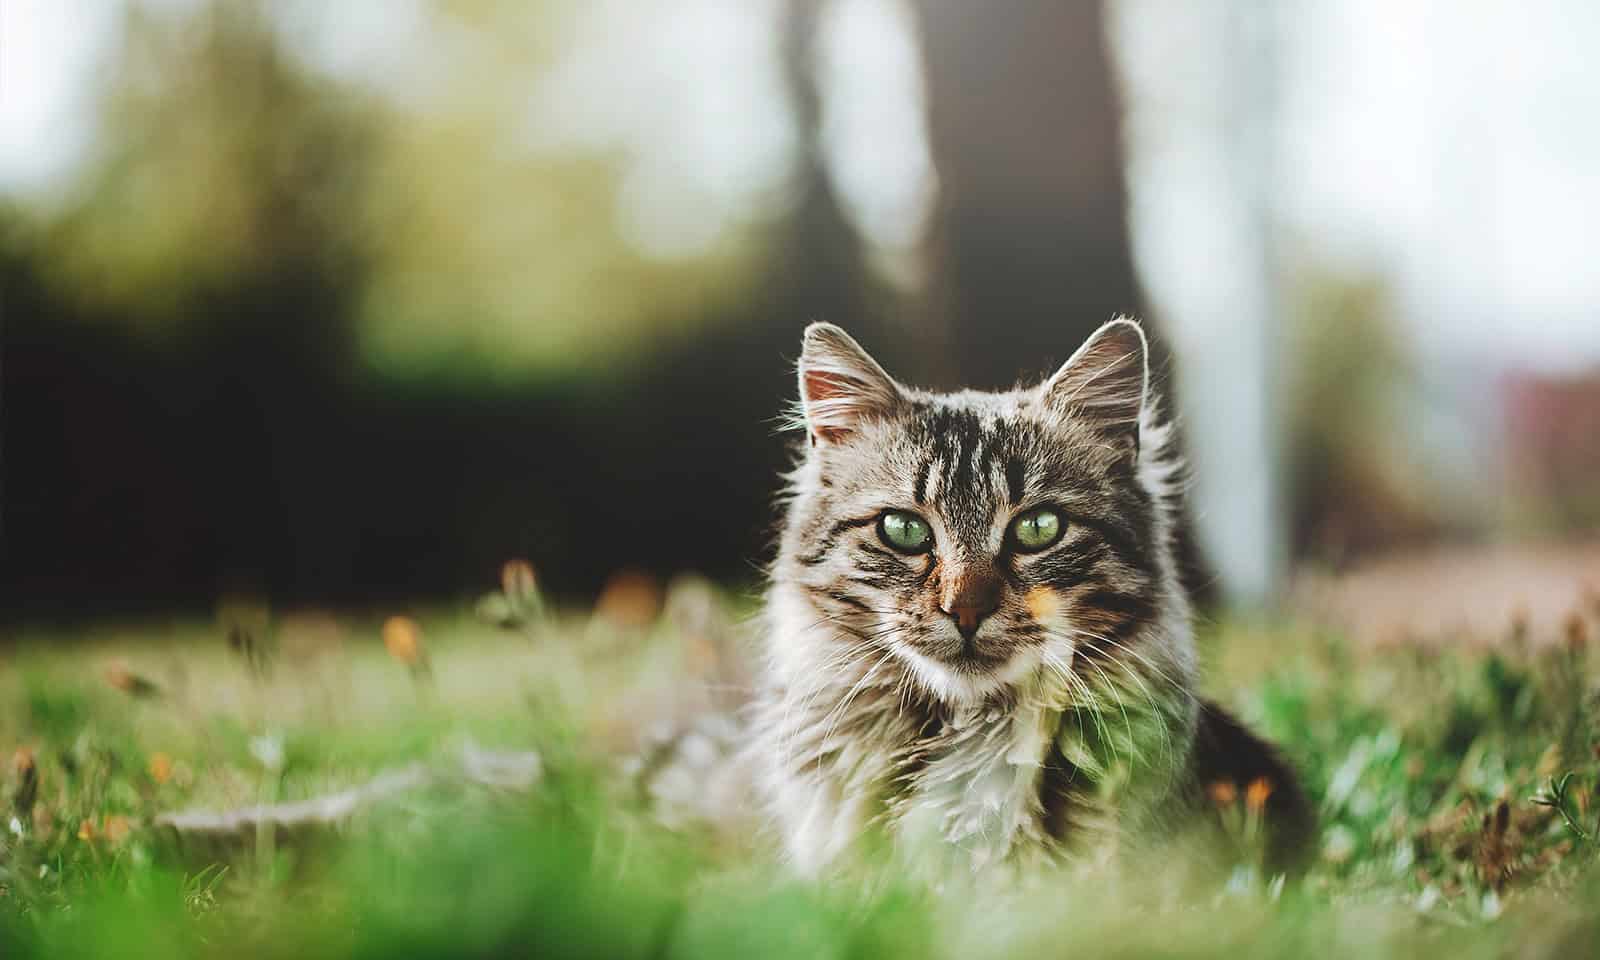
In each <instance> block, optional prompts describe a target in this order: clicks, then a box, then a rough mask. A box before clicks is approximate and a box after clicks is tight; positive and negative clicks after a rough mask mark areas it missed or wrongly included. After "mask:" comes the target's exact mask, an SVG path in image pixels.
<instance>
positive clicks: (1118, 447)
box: [777, 321, 1165, 702]
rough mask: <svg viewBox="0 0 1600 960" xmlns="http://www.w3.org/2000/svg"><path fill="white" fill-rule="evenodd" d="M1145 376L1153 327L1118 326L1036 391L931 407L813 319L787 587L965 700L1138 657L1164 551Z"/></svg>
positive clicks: (821, 616)
mask: <svg viewBox="0 0 1600 960" xmlns="http://www.w3.org/2000/svg"><path fill="white" fill-rule="evenodd" d="M1146 367H1147V364H1146V347H1145V341H1144V336H1143V334H1142V333H1141V332H1140V330H1139V328H1138V327H1137V325H1135V324H1133V323H1131V322H1129V321H1115V322H1113V323H1110V324H1107V325H1106V326H1105V327H1102V328H1101V330H1100V331H1099V332H1097V333H1096V334H1095V335H1094V337H1092V338H1091V339H1090V341H1089V342H1088V343H1086V344H1085V345H1084V346H1083V348H1082V349H1080V350H1079V351H1078V352H1077V353H1076V354H1075V355H1074V356H1073V357H1072V359H1071V360H1069V361H1067V363H1066V364H1065V365H1064V366H1063V367H1062V368H1061V370H1060V371H1059V372H1057V373H1056V375H1055V376H1053V377H1052V378H1050V379H1049V380H1048V381H1046V382H1045V383H1044V384H1041V385H1040V386H1038V387H1036V388H1033V389H1027V390H1016V391H1011V392H1008V393H978V392H971V391H969V392H964V393H959V394H947V395H934V394H927V393H921V392H918V391H914V390H911V389H908V388H906V387H903V386H901V385H900V384H898V383H896V382H895V381H894V380H893V379H891V378H890V377H889V376H888V374H886V373H884V371H883V370H882V368H881V367H879V366H878V365H877V364H876V363H875V362H874V361H873V360H872V359H871V358H870V357H869V356H868V355H867V354H866V353H865V352H864V351H862V349H861V347H860V346H859V345H858V344H856V343H855V341H854V340H852V339H850V337H849V336H848V335H846V334H845V333H844V332H843V331H842V330H839V329H838V328H837V327H831V326H827V325H820V324H819V325H813V326H812V327H811V328H810V329H808V330H807V332H806V339H805V348H804V352H803V354H802V358H801V361H800V391H801V401H802V409H803V413H804V420H805V424H806V429H807V431H808V441H809V443H810V448H809V451H808V453H807V457H806V461H805V463H804V464H803V465H802V466H801V468H800V471H799V474H798V475H797V481H796V496H795V501H794V503H793V506H792V507H791V511H790V515H789V522H788V527H787V530H786V532H785V536H784V541H783V546H782V550H781V553H780V557H779V563H778V568H777V571H778V576H779V578H780V580H785V581H787V582H789V583H791V584H793V585H795V586H798V587H800V588H801V589H802V590H804V591H805V595H806V596H807V597H808V598H809V599H810V602H811V606H812V607H813V608H814V610H815V611H816V612H817V614H818V620H819V622H821V623H825V624H827V626H828V627H830V628H835V631H836V632H835V635H837V633H840V632H842V633H843V634H844V635H845V636H846V637H849V638H853V639H854V640H855V641H857V645H858V646H860V647H861V648H862V651H861V652H862V655H863V656H877V657H879V658H880V659H881V660H882V661H883V662H884V663H885V664H888V663H890V662H893V663H897V664H898V665H899V666H900V667H901V668H902V669H904V670H906V671H907V672H908V673H909V674H910V675H911V676H912V677H913V678H914V679H915V680H917V681H919V682H920V685H921V686H922V687H923V688H924V689H925V690H927V691H928V692H929V693H931V694H932V695H934V696H935V697H938V698H940V699H943V700H946V701H949V702H974V701H977V700H981V699H982V698H984V697H985V696H988V695H989V694H991V693H993V692H995V691H997V690H1000V689H1003V688H1005V687H1006V686H1008V685H1010V684H1014V683H1017V682H1019V681H1021V680H1023V679H1024V678H1026V677H1028V676H1030V675H1034V674H1036V673H1037V672H1039V671H1050V672H1053V673H1055V674H1059V675H1060V677H1061V679H1062V680H1063V681H1064V682H1068V683H1070V682H1071V680H1070V677H1071V674H1072V672H1073V670H1074V668H1075V664H1074V659H1075V658H1079V657H1087V656H1097V657H1101V658H1106V659H1110V660H1113V661H1114V660H1116V659H1119V658H1122V657H1123V656H1125V655H1126V654H1127V651H1128V644H1129V641H1130V639H1131V638H1132V636H1133V634H1134V633H1136V632H1137V631H1138V630H1139V629H1140V628H1141V627H1143V626H1146V625H1148V624H1149V623H1150V622H1151V621H1152V620H1153V619H1154V618H1155V617H1156V616H1157V613H1158V611H1157V603H1156V593H1157V590H1158V588H1159V587H1160V586H1161V582H1160V581H1161V578H1162V567H1161V563H1160V559H1159V558H1160V556H1161V551H1162V550H1164V549H1165V545H1164V543H1162V542H1160V541H1161V540H1162V538H1163V536H1164V534H1163V532H1162V530H1161V529H1160V528H1159V526H1158V516H1157V515H1158V512H1159V508H1160V504H1158V503H1157V497H1158V495H1159V491H1158V490H1155V489H1152V484H1151V483H1150V481H1149V477H1148V473H1149V469H1148V464H1147V463H1146V464H1143V465H1142V460H1144V459H1146V458H1148V456H1149V455H1150V454H1151V451H1150V450H1148V449H1142V447H1141V443H1142V441H1148V440H1149V439H1151V438H1148V437H1142V436H1141V433H1142V431H1143V432H1149V431H1150V430H1151V429H1152V428H1151V427H1150V426H1149V425H1148V424H1144V423H1143V421H1144V420H1145V418H1144V411H1145V405H1146V392H1147V387H1146V382H1147V379H1148V375H1147V371H1146ZM796 642H805V641H804V640H803V639H802V640H799V641H796ZM1076 666H1077V668H1079V669H1081V668H1082V667H1083V666H1084V664H1081V663H1080V664H1077V665H1076Z"/></svg>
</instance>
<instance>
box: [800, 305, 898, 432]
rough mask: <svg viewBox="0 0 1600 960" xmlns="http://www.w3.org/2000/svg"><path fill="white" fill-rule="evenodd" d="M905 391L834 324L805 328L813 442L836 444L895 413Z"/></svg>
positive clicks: (804, 367) (803, 393)
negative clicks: (863, 425)
mask: <svg viewBox="0 0 1600 960" xmlns="http://www.w3.org/2000/svg"><path fill="white" fill-rule="evenodd" d="M904 398H905V394H904V392H903V391H902V390H901V388H900V385H899V384H897V383H895V381H894V378H893V377H891V376H889V374H887V373H885V372H884V369H883V368H882V367H880V366H879V365H878V362H877V361H876V360H874V359H872V357H871V355H869V354H868V353H867V351H865V350H863V349H862V348H861V344H859V343H856V342H855V340H854V339H853V338H852V337H851V336H850V335H849V334H848V333H845V332H844V331H843V330H841V329H839V328H838V327H836V326H834V325H833V324H831V323H813V324H811V325H810V326H809V327H806V332H805V339H804V340H803V345H802V347H801V350H800V406H801V409H802V411H803V412H804V415H805V422H806V429H807V430H808V431H809V432H810V433H811V438H812V441H813V442H817V441H821V442H824V443H837V442H839V441H840V440H843V439H844V438H845V437H848V436H849V435H850V434H851V433H852V432H853V431H855V430H856V429H858V428H859V426H860V424H861V422H862V421H863V420H865V419H868V418H885V417H888V416H890V415H891V414H893V413H894V411H895V409H896V408H897V407H898V406H899V405H900V403H901V402H902V401H903V400H904Z"/></svg>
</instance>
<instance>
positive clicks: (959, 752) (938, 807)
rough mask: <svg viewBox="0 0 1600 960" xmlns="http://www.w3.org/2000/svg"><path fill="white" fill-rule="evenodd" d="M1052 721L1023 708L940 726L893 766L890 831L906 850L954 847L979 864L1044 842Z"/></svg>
mask: <svg viewBox="0 0 1600 960" xmlns="http://www.w3.org/2000/svg"><path fill="white" fill-rule="evenodd" d="M1058 719H1059V714H1056V713H1053V712H1052V711H1048V710H1046V709H1044V708H1039V707H1026V708H1018V709H1015V710H1013V711H1012V712H1009V713H1006V714H1003V715H987V716H986V715H981V714H980V715H973V716H969V717H960V716H957V717H954V718H952V719H950V720H947V721H946V722H945V723H944V725H943V727H942V729H940V730H939V731H938V732H937V733H935V734H934V735H932V736H929V737H926V738H924V739H922V740H919V741H917V742H916V743H915V744H913V745H912V746H911V747H910V748H909V749H908V750H907V751H906V752H905V754H904V755H903V757H902V758H901V762H900V763H899V764H897V765H896V766H897V767H898V768H899V769H898V771H897V774H898V775H899V776H900V777H901V778H902V783H903V787H902V789H901V790H900V791H898V792H897V796H896V799H895V801H894V803H893V805H892V808H891V814H892V818H893V822H894V826H895V829H896V832H897V833H899V834H900V835H901V837H902V839H903V840H905V841H907V842H908V844H909V845H910V846H912V847H922V846H927V845H934V846H942V847H951V846H953V847H955V848H957V849H960V850H962V851H964V852H965V853H966V854H967V855H968V856H970V857H971V859H972V860H973V862H974V865H980V866H981V865H982V864H984V863H987V862H992V861H997V860H1002V859H1006V858H1008V857H1010V856H1011V855H1012V854H1013V853H1014V852H1016V849H1017V848H1018V846H1019V845H1030V844H1038V843H1043V842H1044V841H1045V840H1046V839H1047V837H1046V834H1045V829H1044V825H1043V822H1042V816H1043V813H1044V804H1043V802H1042V800H1041V797H1040V786H1041V780H1042V773H1043V771H1044V766H1045V763H1046V762H1047V758H1048V757H1050V756H1051V753H1052V746H1053V743H1052V737H1053V735H1054V729H1055V725H1056V723H1057V721H1058Z"/></svg>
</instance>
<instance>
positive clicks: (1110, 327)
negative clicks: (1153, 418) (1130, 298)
mask: <svg viewBox="0 0 1600 960" xmlns="http://www.w3.org/2000/svg"><path fill="white" fill-rule="evenodd" d="M1149 353H1150V347H1149V344H1148V343H1147V342H1146V341H1145V338H1144V331H1143V330H1141V329H1140V328H1139V325H1138V324H1137V323H1135V322H1134V321H1132V320H1129V319H1128V318H1126V317H1118V318H1117V319H1115V320H1112V321H1111V322H1110V323H1107V324H1106V325H1104V326H1102V327H1101V328H1100V329H1098V330H1096V331H1095V332H1094V333H1093V334H1092V335H1091V336H1090V337H1089V339H1088V340H1086V341H1084V344H1083V346H1081V347H1079V348H1078V352H1077V353H1074V354H1073V355H1072V356H1071V358H1069V359H1068V360H1067V362H1066V363H1064V364H1062V365H1061V369H1060V370H1057V371H1056V373H1055V376H1053V377H1051V378H1050V379H1049V380H1047V381H1045V384H1044V386H1043V387H1042V388H1040V389H1041V390H1042V395H1041V399H1042V401H1043V403H1044V404H1045V406H1046V408H1047V409H1050V410H1052V411H1054V412H1055V413H1056V414H1057V415H1058V416H1062V417H1070V418H1072V419H1073V420H1074V421H1076V422H1078V423H1083V424H1086V425H1088V426H1090V427H1091V428H1093V429H1094V430H1096V431H1097V432H1098V433H1100V434H1101V435H1102V436H1104V437H1106V438H1107V439H1108V440H1111V441H1113V442H1114V443H1116V444H1117V445H1118V446H1119V447H1121V448H1122V449H1123V450H1125V451H1126V452H1129V453H1131V454H1133V455H1134V456H1135V457H1136V456H1137V455H1138V453H1139V420H1140V416H1141V414H1142V413H1143V412H1144V405H1145V396H1146V394H1147V393H1148V391H1149V385H1150V362H1149V359H1148V357H1149Z"/></svg>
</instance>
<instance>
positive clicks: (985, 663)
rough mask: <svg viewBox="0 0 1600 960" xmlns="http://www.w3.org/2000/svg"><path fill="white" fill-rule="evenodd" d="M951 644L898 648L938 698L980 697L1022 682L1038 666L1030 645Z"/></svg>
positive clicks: (964, 699) (961, 700)
mask: <svg viewBox="0 0 1600 960" xmlns="http://www.w3.org/2000/svg"><path fill="white" fill-rule="evenodd" d="M998 646H999V649H995V647H993V646H987V645H976V646H975V645H973V644H969V643H951V644H948V645H942V644H941V645H937V646H914V645H911V644H905V645H903V646H901V647H900V651H901V655H902V656H903V657H904V659H905V660H906V661H908V663H909V665H910V667H911V671H912V673H913V674H914V675H916V676H917V677H918V678H919V679H921V681H922V682H923V683H924V684H925V685H926V687H927V688H928V689H929V690H930V691H931V692H932V693H933V694H934V695H935V696H937V697H938V698H939V699H941V700H945V701H948V702H953V703H969V702H973V701H976V700H981V699H983V698H984V697H986V696H988V695H990V694H992V693H994V692H995V691H996V690H999V689H1001V688H1003V687H1006V686H1008V685H1010V684H1014V683H1018V682H1021V680H1022V679H1023V678H1024V677H1026V676H1027V675H1028V674H1029V673H1031V672H1032V671H1033V670H1035V669H1037V667H1038V664H1039V656H1038V654H1037V652H1036V651H1033V650H1031V649H1030V648H1024V647H1017V646H1013V645H1011V644H1001V645H998Z"/></svg>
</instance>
